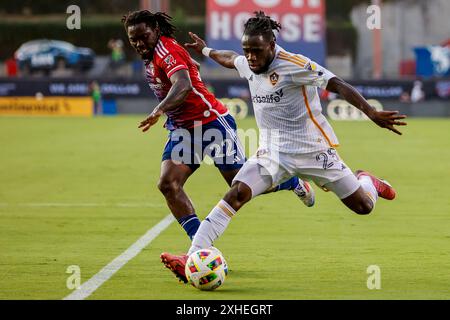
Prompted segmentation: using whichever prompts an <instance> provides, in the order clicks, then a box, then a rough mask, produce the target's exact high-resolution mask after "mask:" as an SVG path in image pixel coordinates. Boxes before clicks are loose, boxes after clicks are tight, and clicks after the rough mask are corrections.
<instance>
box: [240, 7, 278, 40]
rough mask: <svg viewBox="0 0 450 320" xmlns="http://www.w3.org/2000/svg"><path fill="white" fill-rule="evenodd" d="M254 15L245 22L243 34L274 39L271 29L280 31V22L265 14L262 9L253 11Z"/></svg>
mask: <svg viewBox="0 0 450 320" xmlns="http://www.w3.org/2000/svg"><path fill="white" fill-rule="evenodd" d="M254 14H255V17H253V18H250V19H248V21H247V22H246V23H245V25H244V27H245V29H244V34H246V35H249V36H259V35H262V36H263V37H264V39H266V40H272V39H273V40H276V37H275V33H274V32H273V30H276V31H280V29H281V24H280V23H278V22H277V21H275V20H273V19H271V18H270V17H269V16H266V15H265V13H264V12H263V11H255V12H254Z"/></svg>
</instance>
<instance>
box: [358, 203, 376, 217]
mask: <svg viewBox="0 0 450 320" xmlns="http://www.w3.org/2000/svg"><path fill="white" fill-rule="evenodd" d="M372 210H373V203H372V202H370V201H363V202H361V203H360V204H359V205H358V206H357V207H356V208H354V209H353V211H354V212H356V213H357V214H359V215H367V214H370V213H371V212H372Z"/></svg>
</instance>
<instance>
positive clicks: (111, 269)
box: [63, 214, 175, 300]
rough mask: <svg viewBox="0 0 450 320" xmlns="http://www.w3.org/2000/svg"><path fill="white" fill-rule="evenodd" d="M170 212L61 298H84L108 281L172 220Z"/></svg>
mask: <svg viewBox="0 0 450 320" xmlns="http://www.w3.org/2000/svg"><path fill="white" fill-rule="evenodd" d="M174 220H175V219H174V217H173V216H172V214H170V215H168V216H166V217H165V218H164V219H162V220H161V221H160V222H159V223H158V224H157V225H156V226H154V227H153V228H151V229H150V230H148V231H147V233H146V234H144V235H143V236H142V237H141V238H140V239H139V240H138V241H136V242H135V243H133V244H132V245H131V247H129V248H128V249H127V250H126V251H125V252H123V253H122V254H121V255H120V256H118V257H117V258H115V259H114V260H113V261H111V262H110V263H109V264H108V265H107V266H105V267H104V268H103V269H102V270H100V271H99V272H98V273H97V274H95V275H94V276H93V277H92V278H90V279H89V280H88V281H86V282H84V283H83V284H82V285H81V287H80V288H79V289H77V290H75V291H73V292H72V293H71V294H69V295H68V296H67V297H65V298H64V299H63V300H84V299H86V298H87V297H89V296H90V295H91V294H92V293H93V292H94V291H95V290H97V289H98V288H99V287H100V286H101V285H102V284H103V283H104V282H106V281H108V279H109V278H111V277H112V276H113V275H114V274H115V273H116V272H117V271H119V270H120V268H122V267H123V266H124V265H125V264H126V263H127V262H128V261H130V260H131V259H133V258H134V257H135V256H136V255H137V254H138V253H139V252H141V251H142V249H144V248H145V247H146V246H148V245H149V244H150V242H152V241H153V240H154V239H155V238H156V237H157V236H158V235H159V234H160V233H161V232H163V231H164V230H165V229H166V228H167V227H168V226H170V224H171V223H172V222H173V221H174Z"/></svg>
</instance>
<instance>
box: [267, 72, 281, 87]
mask: <svg viewBox="0 0 450 320" xmlns="http://www.w3.org/2000/svg"><path fill="white" fill-rule="evenodd" d="M269 79H270V83H271V84H272V85H273V86H275V85H276V84H277V83H278V79H280V76H279V75H278V73H276V72H272V74H271V75H270V76H269Z"/></svg>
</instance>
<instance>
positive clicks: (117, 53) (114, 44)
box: [108, 39, 125, 69]
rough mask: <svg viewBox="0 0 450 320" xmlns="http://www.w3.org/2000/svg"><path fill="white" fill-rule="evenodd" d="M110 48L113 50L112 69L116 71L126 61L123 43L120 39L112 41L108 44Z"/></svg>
mask: <svg viewBox="0 0 450 320" xmlns="http://www.w3.org/2000/svg"><path fill="white" fill-rule="evenodd" d="M108 48H110V49H111V67H112V68H113V69H116V68H118V67H119V66H121V65H122V64H123V62H124V61H125V53H124V51H123V41H122V40H120V39H111V40H109V42H108Z"/></svg>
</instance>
